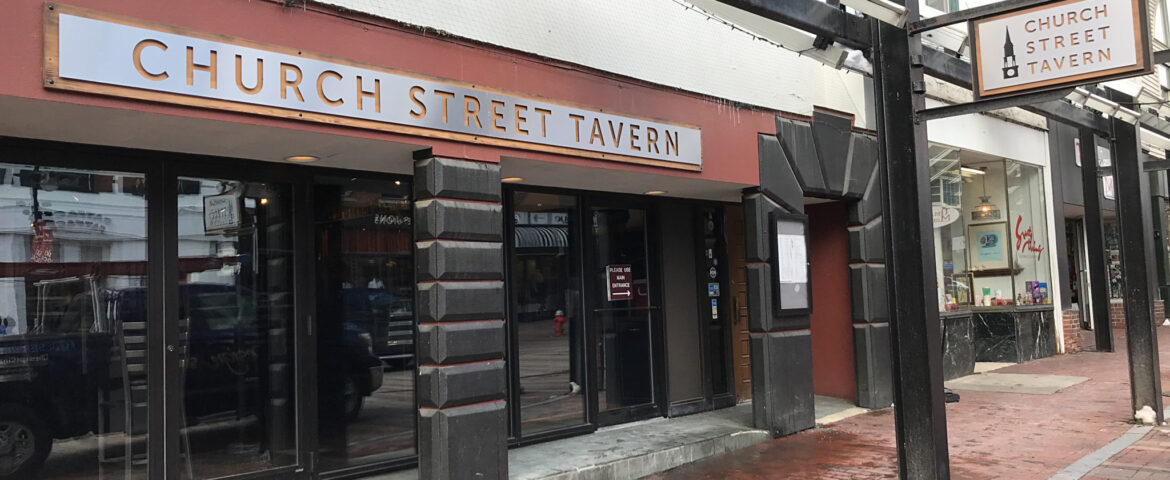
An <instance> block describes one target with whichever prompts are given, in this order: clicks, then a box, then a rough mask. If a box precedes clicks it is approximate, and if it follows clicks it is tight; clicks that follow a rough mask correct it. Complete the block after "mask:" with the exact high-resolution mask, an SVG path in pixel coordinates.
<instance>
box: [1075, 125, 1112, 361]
mask: <svg viewBox="0 0 1170 480" xmlns="http://www.w3.org/2000/svg"><path fill="white" fill-rule="evenodd" d="M1079 131H1080V138H1081V185H1082V187H1083V188H1084V197H1085V249H1086V250H1088V252H1086V253H1087V254H1088V257H1089V261H1088V264H1087V265H1086V266H1085V267H1086V268H1085V270H1086V273H1088V276H1089V287H1090V288H1085V289H1082V290H1084V292H1083V293H1082V295H1087V296H1088V297H1089V308H1091V309H1092V312H1090V313H1091V314H1092V318H1093V335H1094V336H1096V338H1097V351H1098V352H1112V351H1113V325H1112V324H1111V322H1110V319H1109V264H1108V260H1107V259H1106V258H1105V226H1104V224H1103V223H1102V215H1101V179H1100V176H1099V175H1098V174H1097V172H1098V168H1097V140H1096V138H1097V135H1095V134H1094V133H1093V131H1092V130H1089V129H1086V128H1081V129H1080V130H1079Z"/></svg>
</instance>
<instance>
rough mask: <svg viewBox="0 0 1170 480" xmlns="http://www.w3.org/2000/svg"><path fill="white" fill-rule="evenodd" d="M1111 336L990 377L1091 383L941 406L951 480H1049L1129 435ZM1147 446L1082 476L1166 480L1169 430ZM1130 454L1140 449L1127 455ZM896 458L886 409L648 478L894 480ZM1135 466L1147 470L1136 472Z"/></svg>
mask: <svg viewBox="0 0 1170 480" xmlns="http://www.w3.org/2000/svg"><path fill="white" fill-rule="evenodd" d="M1084 333H1085V334H1088V335H1091V332H1084ZM1084 336H1085V335H1082V337H1084ZM1115 337H1116V341H1115V344H1117V345H1118V346H1119V349H1118V350H1119V351H1118V352H1116V353H1102V352H1084V353H1078V354H1072V355H1057V356H1055V357H1050V358H1046V359H1041V360H1036V361H1033V362H1029V363H1025V364H1020V365H1013V366H1009V367H1005V368H1002V369H999V370H996V371H995V373H999V374H1042V375H1067V376H1076V377H1086V378H1088V379H1089V380H1087V381H1085V382H1081V383H1078V384H1075V385H1072V386H1069V387H1067V388H1064V389H1062V390H1060V391H1058V392H1056V393H1053V394H1050V395H1037V394H1026V393H1004V392H990V391H962V390H960V391H959V393H960V395H961V396H962V400H961V401H960V402H959V403H952V404H948V405H947V432H948V435H947V436H948V439H949V442H950V458H951V477H952V478H962V479H1000V478H1006V479H1048V478H1050V477H1052V476H1053V475H1055V474H1057V473H1058V472H1061V471H1062V470H1064V469H1065V468H1066V467H1067V466H1069V465H1072V464H1074V463H1076V462H1078V461H1080V460H1081V459H1082V458H1083V457H1086V456H1089V455H1091V454H1094V452H1097V451H1098V450H1099V449H1101V448H1102V447H1103V446H1105V445H1107V444H1109V443H1110V442H1113V441H1114V440H1115V439H1118V438H1119V437H1121V436H1123V435H1124V434H1126V433H1127V432H1129V431H1130V430H1131V428H1132V427H1133V425H1132V420H1131V419H1132V415H1133V412H1131V411H1130V406H1129V374H1128V370H1127V363H1126V356H1125V353H1124V347H1125V339H1124V337H1123V335H1122V334H1121V332H1120V331H1115ZM1158 340H1159V349H1160V355H1161V365H1162V366H1163V369H1162V371H1163V372H1164V373H1163V383H1164V384H1167V378H1166V373H1165V372H1166V371H1167V366H1168V363H1170V327H1159V328H1158ZM1147 438H1148V440H1147V439H1143V440H1141V441H1139V442H1137V443H1135V444H1134V445H1133V446H1131V447H1130V448H1127V449H1126V450H1124V451H1122V452H1120V453H1117V454H1116V455H1113V456H1112V457H1104V458H1102V460H1103V461H1104V463H1102V464H1100V465H1098V466H1095V467H1093V469H1092V471H1091V472H1090V473H1089V476H1085V477H1084V478H1170V429H1166V428H1165V427H1159V428H1154V429H1151V431H1150V432H1149V433H1148V434H1147ZM1137 447H1140V448H1141V449H1144V450H1137V451H1136V452H1138V453H1133V452H1134V451H1131V450H1130V449H1132V448H1137ZM1159 449H1160V450H1159ZM896 455H897V452H896V450H895V445H894V417H893V411H892V410H891V409H884V410H878V411H873V412H870V413H867V414H864V415H858V416H855V417H852V418H849V419H846V420H843V421H840V422H837V423H834V424H831V425H827V426H823V427H818V428H814V429H812V430H808V431H805V432H802V433H799V434H796V435H792V436H788V437H784V438H780V439H776V440H772V441H768V442H764V443H760V444H758V445H754V446H751V447H748V448H744V449H742V450H738V451H735V452H731V453H728V454H724V455H720V456H717V457H712V458H709V459H706V460H702V461H699V462H695V463H692V464H689V465H686V466H683V467H679V468H676V469H674V470H670V471H667V472H665V473H662V474H658V475H655V476H651V477H648V478H652V479H657V480H676V479H687V480H702V479H712V480H714V479H721V480H722V479H728V480H739V479H754V478H800V479H809V478H816V479H830V480H836V479H871V478H879V479H880V478H897V457H896ZM1127 455H1128V456H1127ZM1119 459H1120V460H1119ZM1127 459H1128V460H1127ZM1110 462H1113V463H1115V465H1110ZM1143 462H1144V463H1143ZM1116 464H1120V467H1119V466H1118V465H1116ZM1143 465H1148V466H1149V467H1151V468H1153V469H1150V470H1142V468H1144V467H1143ZM1106 468H1111V469H1106ZM1126 468H1128V470H1125V469H1126ZM1103 469H1104V470H1103ZM1154 469H1158V470H1154ZM1125 475H1129V476H1125ZM1074 478H1075V477H1074Z"/></svg>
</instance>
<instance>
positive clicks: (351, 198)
mask: <svg viewBox="0 0 1170 480" xmlns="http://www.w3.org/2000/svg"><path fill="white" fill-rule="evenodd" d="M410 189H411V186H410V182H409V181H406V180H394V181H379V180H366V179H359V178H322V179H319V180H318V182H317V184H316V185H315V189H314V197H313V198H314V207H315V209H316V213H315V215H316V234H317V299H316V300H317V335H316V336H317V347H318V350H317V408H318V414H317V418H318V421H319V422H320V423H319V427H318V432H319V436H320V439H321V450H322V452H321V465H322V467H323V468H325V469H328V470H333V469H341V468H344V467H351V466H355V465H362V464H369V463H374V462H379V461H383V460H392V459H397V458H401V457H405V456H409V455H412V454H414V452H415V449H414V446H415V435H414V433H415V416H416V415H415V412H416V410H415V402H414V367H415V364H414V354H415V349H414V336H415V335H414V332H415V323H414V290H415V271H414V235H413V233H412V231H413V228H414V226H413V217H412V206H413V204H412V203H411V201H410Z"/></svg>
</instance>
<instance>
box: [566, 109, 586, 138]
mask: <svg viewBox="0 0 1170 480" xmlns="http://www.w3.org/2000/svg"><path fill="white" fill-rule="evenodd" d="M569 118H571V119H573V133H576V134H577V141H578V142H580V141H581V120H584V119H585V117H583V116H581V115H576V114H572V113H570V114H569Z"/></svg>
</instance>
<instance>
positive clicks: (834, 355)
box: [805, 201, 857, 402]
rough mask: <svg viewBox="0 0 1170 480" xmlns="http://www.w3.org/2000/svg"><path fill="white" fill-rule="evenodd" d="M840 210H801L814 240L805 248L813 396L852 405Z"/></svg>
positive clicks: (831, 205) (845, 246) (845, 234)
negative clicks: (808, 287) (810, 309)
mask: <svg viewBox="0 0 1170 480" xmlns="http://www.w3.org/2000/svg"><path fill="white" fill-rule="evenodd" d="M845 207H846V205H845V203H844V202H839V201H838V202H824V203H815V204H809V205H807V206H806V207H805V212H806V213H807V214H808V228H809V236H810V238H815V239H816V241H815V242H812V243H811V244H810V245H809V264H810V274H811V278H810V280H811V283H812V302H813V313H812V315H811V318H810V326H811V330H812V352H813V355H812V356H813V358H812V361H813V392H814V393H816V394H817V395H823V396H827V397H835V398H841V399H845V400H849V401H850V402H856V401H857V382H856V381H855V370H854V368H855V367H854V362H853V319H852V312H851V311H850V305H851V304H852V303H851V302H850V298H849V293H850V290H849V289H850V285H849V231H848V230H847V229H846V227H845V225H846V222H845V217H846V213H845V211H846V208H845Z"/></svg>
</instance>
